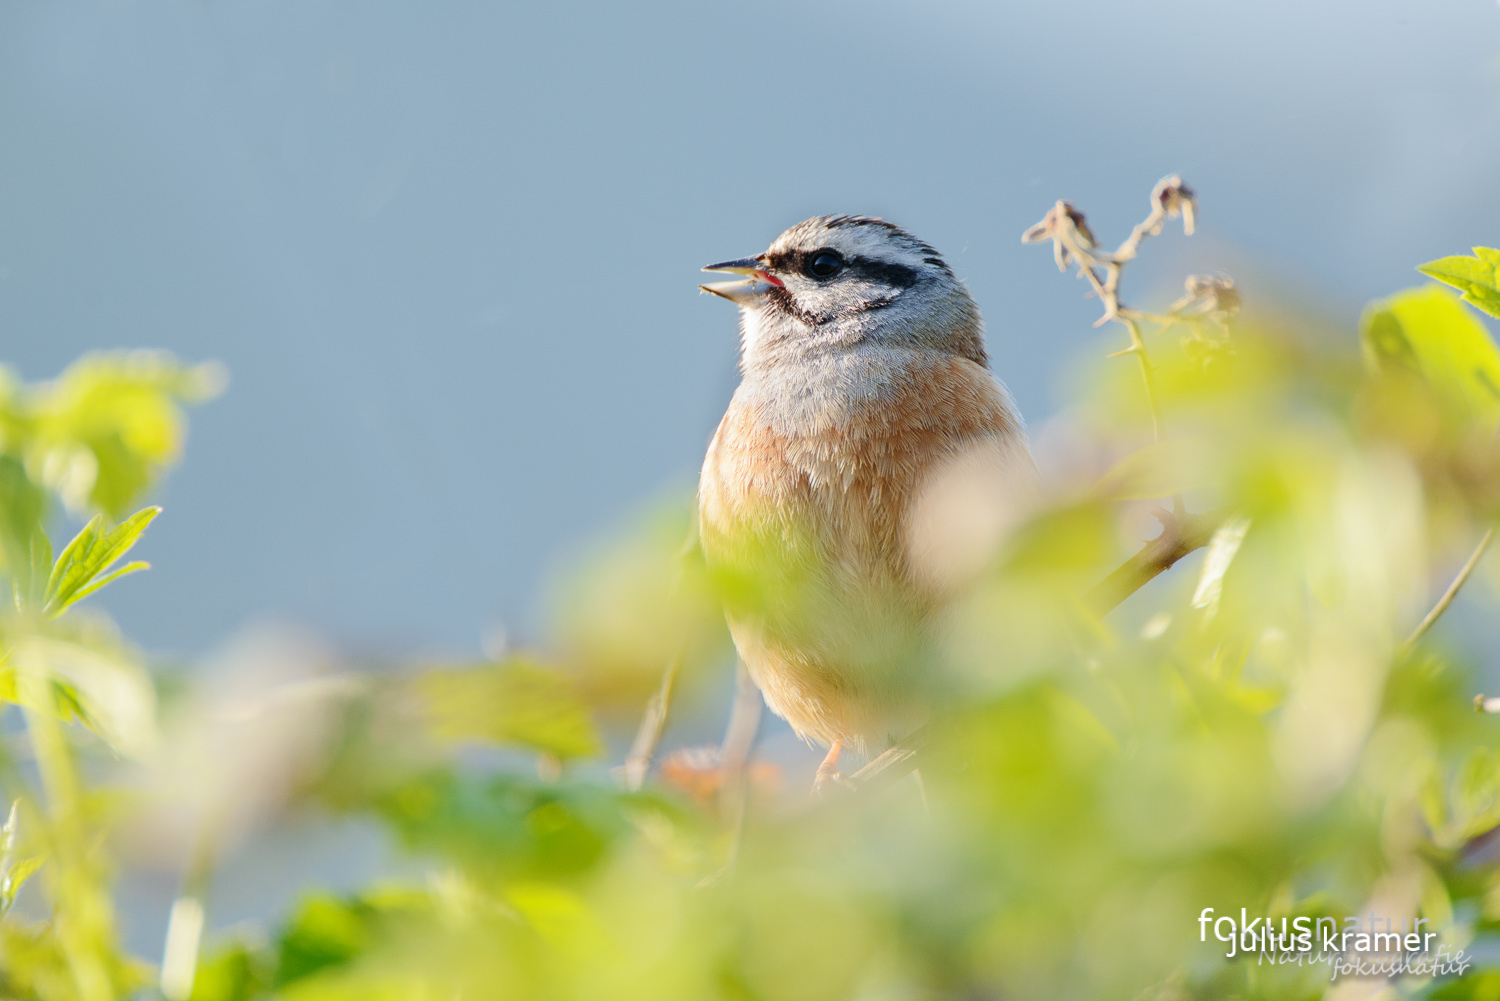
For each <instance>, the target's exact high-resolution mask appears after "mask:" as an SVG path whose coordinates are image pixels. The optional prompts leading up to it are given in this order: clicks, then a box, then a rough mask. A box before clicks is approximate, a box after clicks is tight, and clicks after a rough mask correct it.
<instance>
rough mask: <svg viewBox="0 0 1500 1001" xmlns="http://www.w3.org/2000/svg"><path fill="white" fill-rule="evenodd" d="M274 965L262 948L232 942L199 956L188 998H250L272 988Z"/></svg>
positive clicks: (243, 1000) (203, 1000)
mask: <svg viewBox="0 0 1500 1001" xmlns="http://www.w3.org/2000/svg"><path fill="white" fill-rule="evenodd" d="M273 968H274V963H273V962H272V961H271V960H270V958H269V957H267V956H265V955H263V954H262V952H261V950H256V949H253V948H251V947H250V946H248V945H247V944H245V943H244V942H238V941H236V942H231V943H229V944H228V945H225V946H222V947H220V948H218V949H215V950H212V951H211V952H209V953H207V954H206V955H205V956H204V957H203V958H202V959H201V960H199V962H198V971H197V975H196V976H195V977H194V978H193V993H192V995H191V997H190V999H189V1001H251V999H252V998H257V997H260V996H262V995H263V994H265V993H266V992H267V991H268V990H269V988H270V985H271V973H272V969H273Z"/></svg>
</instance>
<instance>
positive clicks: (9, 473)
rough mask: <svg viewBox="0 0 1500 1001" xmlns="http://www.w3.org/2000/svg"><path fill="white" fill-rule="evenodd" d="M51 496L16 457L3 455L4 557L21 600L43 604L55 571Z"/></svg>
mask: <svg viewBox="0 0 1500 1001" xmlns="http://www.w3.org/2000/svg"><path fill="white" fill-rule="evenodd" d="M46 510H47V498H46V494H44V493H43V492H42V490H41V488H40V487H38V486H37V485H36V484H35V483H33V482H32V481H31V478H30V477H28V476H27V475H26V470H25V468H24V467H23V466H22V465H21V463H20V462H18V461H17V460H16V459H13V458H11V457H10V456H6V455H0V560H3V561H4V562H3V569H4V571H5V572H6V573H7V574H9V575H10V577H11V580H12V583H13V585H14V589H15V595H14V599H15V601H16V602H17V603H23V602H25V603H31V604H40V603H41V601H42V593H43V588H44V587H45V584H46V581H47V575H48V573H50V572H51V570H52V544H51V542H50V541H49V540H48V539H47V533H46V531H45V530H44V529H43V518H44V517H45V515H46Z"/></svg>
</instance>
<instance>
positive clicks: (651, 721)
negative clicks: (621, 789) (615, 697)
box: [625, 653, 682, 791]
mask: <svg viewBox="0 0 1500 1001" xmlns="http://www.w3.org/2000/svg"><path fill="white" fill-rule="evenodd" d="M681 671H682V654H680V653H679V654H676V655H675V656H673V657H672V659H671V660H669V661H667V666H666V669H665V670H663V671H662V673H661V684H660V685H659V686H658V687H657V689H656V692H655V694H653V695H652V696H651V700H650V701H649V702H647V703H646V712H645V713H644V714H643V715H642V716H641V725H640V726H639V727H638V728H637V729H636V731H635V740H634V741H632V742H631V744H630V753H629V754H628V755H626V757H625V788H627V789H630V790H632V791H635V790H638V789H640V788H641V786H643V785H645V784H646V774H647V773H648V772H650V771H651V761H652V759H653V758H655V757H656V748H657V746H658V745H659V744H661V735H662V733H663V731H665V730H666V728H667V711H668V710H669V709H670V708H671V706H672V691H673V689H674V688H675V687H676V686H677V675H678V674H679V673H680V672H681Z"/></svg>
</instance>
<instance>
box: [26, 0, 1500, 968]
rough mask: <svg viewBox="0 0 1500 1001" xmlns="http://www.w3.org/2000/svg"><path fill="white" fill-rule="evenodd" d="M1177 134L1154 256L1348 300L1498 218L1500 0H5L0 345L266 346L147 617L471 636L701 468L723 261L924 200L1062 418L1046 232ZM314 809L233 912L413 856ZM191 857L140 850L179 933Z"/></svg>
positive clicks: (227, 354)
mask: <svg viewBox="0 0 1500 1001" xmlns="http://www.w3.org/2000/svg"><path fill="white" fill-rule="evenodd" d="M1170 172H1181V173H1182V174H1183V175H1184V177H1185V178H1186V179H1187V180H1188V181H1189V183H1190V184H1192V185H1193V186H1194V187H1195V188H1196V189H1197V190H1198V191H1199V193H1200V195H1201V197H1202V210H1201V211H1202V228H1201V231H1200V235H1198V236H1196V237H1194V238H1192V239H1191V240H1185V239H1183V238H1182V237H1181V236H1169V237H1165V238H1163V240H1162V241H1160V243H1158V244H1152V245H1150V246H1149V248H1148V250H1147V253H1146V254H1145V256H1144V258H1143V259H1142V261H1141V262H1140V263H1139V264H1138V265H1137V266H1134V267H1133V268H1132V271H1131V273H1130V275H1129V277H1128V283H1129V286H1128V287H1129V289H1130V290H1132V291H1137V292H1139V293H1140V294H1141V295H1143V296H1145V295H1151V294H1155V295H1161V296H1173V297H1175V293H1176V290H1177V286H1178V284H1179V283H1180V281H1181V278H1182V276H1183V275H1184V274H1185V273H1187V272H1188V271H1197V272H1211V271H1214V270H1216V269H1217V268H1220V267H1231V265H1233V267H1231V270H1235V271H1237V272H1238V273H1239V274H1240V276H1241V278H1242V279H1243V282H1242V284H1245V285H1246V291H1247V293H1248V294H1249V295H1251V296H1252V297H1253V296H1254V295H1255V294H1256V292H1257V289H1256V286H1255V284H1254V281H1255V279H1253V278H1252V277H1251V275H1252V274H1253V275H1258V276H1259V278H1260V280H1261V281H1262V282H1263V286H1262V289H1261V290H1262V291H1264V290H1265V289H1266V288H1269V287H1270V285H1271V284H1272V283H1273V282H1279V283H1283V284H1282V290H1283V291H1285V290H1286V289H1288V288H1290V289H1291V290H1293V291H1296V292H1298V293H1300V294H1302V295H1304V296H1305V297H1306V299H1307V300H1308V301H1311V302H1317V303H1318V304H1319V306H1320V308H1321V309H1323V310H1325V311H1326V312H1328V313H1330V314H1331V315H1332V316H1333V317H1334V318H1335V319H1340V320H1343V321H1345V322H1347V323H1348V324H1350V325H1351V326H1352V324H1353V321H1354V319H1355V317H1356V316H1357V313H1358V309H1359V307H1360V305H1361V304H1362V303H1363V302H1364V301H1365V300H1366V299H1368V298H1370V297H1373V296H1377V295H1382V294H1385V293H1388V292H1390V291H1393V290H1395V289H1397V288H1400V287H1403V286H1406V285H1410V284H1413V283H1415V281H1416V280H1417V275H1416V274H1415V273H1414V272H1413V271H1412V266H1413V265H1414V264H1415V263H1417V262H1420V261H1423V260H1426V259H1430V258H1433V257H1437V256H1441V255H1444V254H1449V253H1456V252H1461V251H1463V250H1464V249H1465V248H1467V247H1469V246H1471V245H1473V244H1477V243H1487V244H1490V245H1493V244H1494V243H1495V242H1496V240H1500V188H1497V180H1500V6H1497V5H1496V3H1495V2H1494V0H1260V2H1257V3H1238V4H1226V3H1216V2H1207V0H1191V2H1190V0H1131V2H1128V3H1121V2H1119V0H1074V2H1070V3H1066V4H1063V3H1040V2H1034V0H1033V2H1024V3H1020V2H1012V3H997V2H958V0H955V2H944V3H939V2H926V3H903V2H894V0H859V2H842V0H840V2H817V3H815V2H805V0H804V2H799V3H789V2H781V0H762V2H760V3H756V4H705V3H701V2H700V3H686V2H658V3H651V4H620V3H604V2H599V3H562V2H554V3H548V4H519V3H511V4H506V3H480V2H471V3H457V2H454V3H438V2H424V3H392V2H376V0H359V2H354V0H259V2H220V0H198V2H188V0H172V2H167V0H157V2H132V0H110V2H99V0H4V2H3V3H0V334H3V337H4V341H3V347H0V360H4V361H5V362H7V363H10V364H13V365H15V366H16V367H17V368H18V369H19V370H20V372H21V373H22V374H23V375H24V376H26V377H27V378H31V379H36V378H44V377H50V376H52V375H54V374H56V373H57V372H58V371H59V370H60V369H61V368H62V367H63V366H64V365H65V364H66V363H67V362H69V361H70V360H71V359H73V358H74V357H76V356H77V355H79V354H80V353H82V352H83V351H85V350H88V349H93V348H110V347H137V346H148V347H163V348H169V349H171V350H173V351H175V352H177V353H178V354H179V355H181V356H182V357H184V358H186V359H189V360H204V359H218V360H221V361H222V362H224V363H225V364H226V365H227V367H228V369H229V371H230V374H231V378H232V385H231V387H230V389H229V392H228V393H227V394H226V395H225V396H224V397H222V398H221V399H219V400H217V401H215V402H213V403H211V404H209V405H207V406H205V407H202V408H201V409H199V410H197V411H195V412H194V413H193V415H192V419H193V431H192V438H191V441H190V444H189V447H188V454H187V460H186V463H185V464H184V466H183V467H182V468H181V469H180V470H178V471H177V472H176V473H174V474H173V476H172V478H171V481H170V483H169V485H168V487H167V490H166V492H165V495H164V497H163V498H162V500H163V502H164V503H165V505H166V508H167V512H166V514H165V516H164V517H162V518H161V519H160V520H159V521H158V522H157V523H156V524H155V525H153V527H152V529H151V532H150V534H149V537H148V539H147V541H146V542H145V543H144V544H143V546H142V550H143V554H144V555H145V556H146V557H147V558H149V559H151V560H152V562H153V563H154V564H155V566H156V570H155V571H154V572H153V573H150V574H146V575H141V576H139V577H136V578H133V579H131V580H130V581H129V582H127V583H126V584H123V585H121V586H119V587H116V588H113V589H111V592H110V595H109V597H108V599H107V602H108V604H109V607H110V608H111V610H112V611H113V612H114V613H115V614H116V615H117V617H118V618H119V619H120V621H121V623H122V625H123V627H124V629H125V631H126V633H127V634H128V635H129V636H131V637H132V638H134V639H136V640H137V641H139V642H140V643H141V644H142V645H144V646H145V647H147V648H148V649H151V650H155V651H166V652H173V653H176V654H179V655H181V656H183V657H197V656H199V655H201V654H203V653H205V652H206V651H209V650H212V649H213V648H215V647H216V646H217V645H218V644H220V643H222V642H223V641H224V640H225V638H226V637H228V636H230V635H232V634H234V633H236V632H237V631H238V630H240V629H242V628H243V627H244V626H245V624H247V623H252V622H256V621H265V620H276V621H283V622H286V621H290V622H295V623H300V624H302V625H304V626H306V627H309V628H311V629H312V630H315V631H316V632H318V633H320V634H322V635H324V636H328V637H332V639H333V641H334V642H335V643H342V644H357V645H358V646H360V647H364V648H370V647H374V648H378V649H382V650H396V651H407V652H443V653H448V654H453V655H460V656H462V655H468V654H473V653H476V652H477V651H478V650H479V648H480V644H481V637H482V636H483V635H484V634H485V633H486V631H489V630H493V629H495V628H496V627H498V626H502V625H503V626H505V627H508V628H509V629H510V630H511V631H512V633H514V634H519V635H520V636H521V637H523V638H538V637H539V636H540V635H541V633H542V631H543V626H542V624H543V622H544V621H545V617H544V609H545V594H546V589H547V581H548V580H549V578H550V575H552V574H554V573H555V572H556V567H557V566H558V565H559V563H560V562H562V563H565V562H566V561H567V559H568V558H569V557H570V554H576V553H577V552H578V551H579V549H580V547H586V546H587V545H588V543H589V540H591V539H598V538H600V537H601V536H603V535H605V534H607V533H608V532H609V531H610V529H611V527H612V526H616V525H618V524H620V523H621V522H622V521H624V520H625V519H627V518H628V517H629V515H630V513H631V512H632V511H634V510H636V509H638V508H639V507H640V506H641V505H643V504H645V503H647V502H648V501H649V500H650V499H651V498H653V497H656V496H660V495H661V493H662V491H671V490H679V491H680V490H682V489H685V488H686V487H688V486H689V485H690V484H691V482H692V478H693V476H694V473H695V470H696V466H697V463H698V462H699V460H700V458H701V455H702V451H703V448H704V446H705V444H706V443H707V440H708V437H709V435H710V433H711V431H712V429H713V426H714V423H715V422H716V420H717V418H718V415H719V414H720V413H721V412H722V408H723V406H724V404H725V402H726V401H727V399H728V396H729V394H730V392H731V390H732V388H733V386H734V383H735V349H736V345H735V322H736V321H735V317H734V315H733V310H732V309H731V307H730V306H729V305H728V304H727V303H724V302H722V301H719V300H714V299H710V298H708V297H704V296H699V295H697V294H696V293H695V286H696V284H697V282H698V281H699V280H700V278H701V276H700V274H699V273H698V270H697V269H698V267H699V266H700V265H702V264H704V263H706V262H709V261H718V260H723V259H725V258H730V257H739V256H744V255H747V254H753V253H756V252H758V251H759V250H761V249H763V248H764V247H765V245H766V244H767V243H768V242H769V241H770V240H771V239H772V238H773V237H774V236H775V235H776V234H777V233H778V232H780V231H781V230H782V229H783V228H784V227H786V226H787V225H789V224H791V223H794V222H796V221H798V220H799V219H802V218H804V217H806V216H809V215H814V214H821V213H830V212H838V213H843V212H850V213H854V212H860V213H871V214H880V215H884V216H885V217H887V218H890V219H892V220H894V221H897V222H899V223H901V224H903V225H905V226H907V227H908V228H909V229H911V230H912V231H913V232H915V233H917V234H918V235H919V236H921V237H922V238H924V239H926V240H928V241H929V242H931V243H932V244H934V245H935V246H937V247H938V248H939V249H940V250H942V251H943V252H944V253H945V254H946V255H947V256H948V258H949V260H950V261H951V262H952V263H953V264H954V266H955V267H956V269H957V270H958V272H959V274H960V275H961V276H962V277H963V278H964V279H965V280H966V281H967V282H968V283H969V285H970V287H971V289H972V290H973V292H974V293H975V296H976V297H977V299H978V300H979V302H980V304H981V306H982V307H983V308H984V310H985V312H986V315H987V316H988V318H989V322H990V332H991V343H992V349H993V350H992V353H993V356H994V360H995V367H996V369H997V370H998V371H999V373H1000V374H1001V375H1002V377H1004V378H1005V379H1006V381H1007V382H1008V383H1009V384H1010V386H1011V387H1012V389H1013V390H1014V392H1015V395H1016V397H1017V399H1018V401H1019V402H1020V405H1021V407H1022V409H1023V411H1024V412H1025V413H1026V414H1027V416H1028V417H1029V418H1030V420H1031V421H1032V422H1033V423H1034V424H1038V423H1041V422H1042V421H1044V420H1045V419H1046V418H1047V417H1048V416H1049V415H1051V414H1053V413H1054V412H1055V411H1056V410H1057V408H1058V406H1059V405H1060V403H1061V402H1062V400H1063V398H1064V397H1063V394H1062V393H1061V391H1060V387H1061V385H1062V376H1061V373H1062V372H1064V371H1065V370H1066V368H1067V363H1068V359H1069V358H1070V357H1072V356H1075V355H1077V354H1078V353H1080V352H1092V353H1097V351H1098V344H1097V341H1096V340H1095V339H1096V338H1097V337H1098V336H1099V335H1097V334H1095V333H1093V332H1091V331H1090V324H1091V323H1092V321H1093V319H1094V318H1095V317H1096V316H1097V315H1098V313H1097V304H1096V303H1092V302H1089V301H1087V300H1085V299H1084V298H1083V297H1082V287H1081V286H1080V284H1079V283H1078V282H1076V281H1075V280H1073V279H1071V278H1065V277H1062V276H1060V275H1058V274H1057V273H1056V271H1055V270H1054V268H1053V265H1052V262H1051V260H1050V255H1049V253H1048V252H1047V250H1046V249H1045V248H1037V247H1023V246H1022V245H1021V244H1020V242H1019V239H1018V238H1019V236H1020V233H1021V232H1022V231H1023V230H1024V229H1025V228H1026V227H1027V226H1029V225H1030V224H1031V223H1033V222H1035V221H1037V220H1038V219H1039V218H1040V217H1041V215H1042V214H1043V212H1045V210H1046V209H1047V208H1048V207H1049V206H1050V205H1051V204H1052V202H1053V201H1054V200H1055V199H1057V198H1059V197H1067V198H1071V199H1073V200H1074V201H1075V202H1076V203H1077V204H1078V205H1080V206H1081V207H1083V208H1084V209H1086V210H1087V211H1088V212H1089V217H1090V221H1091V222H1092V223H1093V224H1094V227H1095V229H1096V230H1097V231H1099V232H1100V233H1101V235H1102V236H1103V237H1105V239H1106V240H1107V241H1109V242H1113V241H1114V240H1117V239H1119V238H1120V237H1121V236H1123V235H1124V233H1125V232H1126V231H1127V229H1128V227H1129V226H1130V225H1131V224H1132V223H1134V222H1135V221H1136V220H1137V219H1139V218H1140V217H1141V216H1142V215H1143V213H1144V211H1145V210H1146V208H1147V204H1146V193H1147V192H1148V191H1149V190H1150V187H1151V185H1152V183H1153V182H1155V181H1156V179H1157V178H1159V177H1161V176H1162V175H1164V174H1166V173H1170ZM1245 262H1255V263H1254V267H1253V268H1252V269H1250V270H1249V271H1247V270H1246V267H1245ZM309 823H311V824H312V825H313V826H312V827H311V828H307V829H302V830H301V831H300V832H298V831H293V832H291V833H290V834H288V833H287V832H285V831H278V832H272V833H271V834H270V835H268V836H267V837H265V838H262V839H260V840H258V841H256V842H254V843H252V844H250V845H248V846H247V847H246V848H244V850H243V853H242V855H241V856H240V857H239V858H238V859H231V860H229V861H228V862H226V871H225V872H224V873H222V874H221V877H220V879H219V881H218V883H217V884H216V894H217V895H216V899H215V910H214V919H215V923H216V924H222V923H224V922H225V921H230V920H235V919H237V918H238V917H243V916H256V915H261V916H264V915H266V914H269V913H274V912H275V911H276V910H277V909H278V908H280V907H283V906H284V905H285V902H286V898H287V896H288V894H289V893H290V892H291V890H290V889H289V888H290V887H295V886H296V885H297V884H298V883H299V882H302V881H308V880H314V881H316V880H323V881H328V882H334V883H337V882H340V881H341V880H344V881H347V880H352V879H354V878H355V876H356V875H357V873H359V872H363V871H365V870H367V869H369V868H371V867H375V866H378V865H381V864H384V863H383V862H382V859H383V858H384V855H383V852H384V849H383V847H382V846H381V844H380V843H379V842H378V839H377V840H372V838H374V837H375V836H374V835H371V834H370V832H369V831H368V830H364V831H359V830H355V831H351V830H349V829H347V828H340V827H338V825H334V826H333V827H332V828H328V829H324V828H322V827H319V826H318V825H319V824H321V823H324V822H323V821H309ZM268 874H269V875H268ZM278 887H279V889H278ZM173 892H175V876H173V875H171V874H167V875H164V876H160V877H157V878H155V881H154V882H153V881H152V880H151V879H146V878H144V877H142V878H141V880H140V881H138V882H137V883H136V884H134V888H133V889H132V888H131V886H130V885H127V911H128V912H129V914H130V920H129V924H128V927H129V930H130V935H131V942H132V944H133V945H134V946H135V947H136V948H139V949H141V950H142V951H143V952H146V953H147V954H149V951H150V950H151V949H153V948H156V947H157V946H156V943H159V941H160V932H161V927H162V922H163V921H164V918H165V913H166V908H167V906H168V903H169V902H170V899H171V896H172V893H173ZM131 894H134V896H131Z"/></svg>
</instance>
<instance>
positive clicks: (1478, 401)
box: [1360, 285, 1500, 428]
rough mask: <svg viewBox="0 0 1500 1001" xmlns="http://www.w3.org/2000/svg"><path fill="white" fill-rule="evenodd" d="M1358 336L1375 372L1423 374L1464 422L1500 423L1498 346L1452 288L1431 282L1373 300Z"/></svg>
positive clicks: (1444, 401)
mask: <svg viewBox="0 0 1500 1001" xmlns="http://www.w3.org/2000/svg"><path fill="white" fill-rule="evenodd" d="M1360 336H1361V339H1362V341H1363V342H1364V350H1365V355H1366V357H1367V359H1368V360H1369V361H1370V363H1371V364H1372V365H1373V366H1374V367H1375V369H1376V370H1377V371H1381V372H1385V373H1391V374H1397V373H1407V374H1410V375H1415V376H1418V377H1420V378H1421V379H1422V380H1423V381H1425V382H1426V383H1427V384H1428V385H1430V386H1431V387H1432V389H1433V391H1434V392H1435V393H1436V394H1437V396H1438V398H1439V400H1440V401H1441V402H1442V404H1443V406H1444V407H1445V408H1446V409H1447V410H1449V411H1451V412H1452V414H1453V415H1454V416H1455V417H1456V418H1457V419H1458V420H1460V421H1461V422H1475V423H1478V424H1479V425H1480V426H1482V427H1486V428H1493V427H1494V426H1495V425H1496V424H1497V423H1500V351H1497V350H1496V348H1495V342H1494V341H1493V340H1491V339H1490V335H1489V331H1488V330H1486V329H1485V326H1484V324H1483V323H1481V322H1479V320H1477V319H1476V318H1475V317H1474V315H1473V314H1472V313H1470V312H1469V311H1468V310H1466V309H1464V308H1463V305H1462V304H1461V303H1460V302H1459V301H1458V298H1457V297H1456V296H1454V295H1453V294H1452V293H1451V292H1449V291H1447V290H1446V289H1444V288H1441V287H1439V286H1437V285H1428V286H1426V287H1425V288H1419V289H1408V290H1407V291H1405V292H1398V293H1397V294H1396V295H1393V296H1391V297H1390V298H1389V299H1385V300H1383V301H1380V302H1375V303H1371V305H1370V307H1369V308H1368V309H1367V310H1366V311H1365V315H1364V318H1363V322H1362V323H1361V324H1360Z"/></svg>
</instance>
